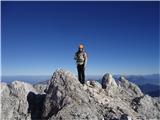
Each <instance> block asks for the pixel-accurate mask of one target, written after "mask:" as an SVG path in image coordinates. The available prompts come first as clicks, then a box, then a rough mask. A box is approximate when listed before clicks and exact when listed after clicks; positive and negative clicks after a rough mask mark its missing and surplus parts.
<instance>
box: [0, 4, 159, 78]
mask: <svg viewBox="0 0 160 120" xmlns="http://www.w3.org/2000/svg"><path fill="white" fill-rule="evenodd" d="M1 7H2V16H1V17H2V24H1V25H2V26H1V27H2V75H51V74H52V73H53V72H54V71H55V70H56V69H57V68H64V69H66V70H70V71H72V72H73V73H77V71H76V65H75V61H74V59H73V57H74V53H75V52H76V51H77V47H78V44H79V43H83V44H84V45H85V50H86V52H87V53H88V57H89V60H88V65H87V68H86V74H88V75H101V74H104V73H106V72H110V73H112V74H152V73H158V67H159V61H158V60H159V31H158V29H159V28H158V27H159V18H158V16H159V12H158V11H159V3H158V2H2V6H1Z"/></svg>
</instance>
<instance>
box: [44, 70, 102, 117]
mask: <svg viewBox="0 0 160 120" xmlns="http://www.w3.org/2000/svg"><path fill="white" fill-rule="evenodd" d="M98 116H100V115H99V114H98V112H97V111H96V109H95V107H94V104H92V102H91V101H90V99H89V96H88V95H87V93H86V92H85V91H84V90H83V86H82V85H81V84H80V83H79V81H78V80H77V79H76V78H75V77H74V76H73V75H72V74H71V73H70V72H68V71H64V70H59V71H56V72H55V73H54V74H53V77H52V79H51V82H50V85H49V88H48V91H47V96H46V99H45V102H44V112H43V118H50V117H51V119H55V120H60V119H61V120H62V119H63V120H66V119H68V120H71V119H77V120H78V119H87V118H88V119H90V120H94V119H95V120H97V119H98Z"/></svg>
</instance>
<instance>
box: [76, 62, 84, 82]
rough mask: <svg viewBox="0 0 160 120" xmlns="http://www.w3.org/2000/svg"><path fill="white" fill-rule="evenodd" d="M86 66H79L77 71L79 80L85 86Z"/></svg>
mask: <svg viewBox="0 0 160 120" xmlns="http://www.w3.org/2000/svg"><path fill="white" fill-rule="evenodd" d="M84 70H85V68H84V64H83V65H77V71H78V79H79V81H80V82H81V83H82V84H84V83H85V73H84Z"/></svg>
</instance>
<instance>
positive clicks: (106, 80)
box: [102, 73, 117, 89]
mask: <svg viewBox="0 0 160 120" xmlns="http://www.w3.org/2000/svg"><path fill="white" fill-rule="evenodd" d="M110 86H116V87H117V83H116V82H115V80H114V78H113V77H112V75H111V74H109V73H106V74H105V75H104V76H103V78H102V88H104V89H105V88H107V87H110Z"/></svg>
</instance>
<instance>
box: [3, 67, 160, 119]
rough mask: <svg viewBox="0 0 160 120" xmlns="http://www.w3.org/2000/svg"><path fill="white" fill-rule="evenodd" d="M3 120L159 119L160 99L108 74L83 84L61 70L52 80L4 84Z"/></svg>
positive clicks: (123, 79) (69, 73)
mask: <svg viewBox="0 0 160 120" xmlns="http://www.w3.org/2000/svg"><path fill="white" fill-rule="evenodd" d="M0 86H1V89H0V93H1V111H0V112H1V114H0V115H1V116H0V118H1V120H159V119H160V99H159V98H152V97H150V96H148V95H145V94H143V93H142V92H141V90H140V88H139V87H138V86H137V85H136V84H134V83H131V82H129V81H128V80H127V79H125V77H120V78H119V79H118V80H115V79H114V78H113V77H112V75H111V74H109V73H107V74H105V75H104V76H103V77H102V81H101V83H99V82H97V81H86V83H85V84H84V85H82V84H81V83H80V82H79V81H78V79H77V78H76V77H75V76H74V75H73V74H72V73H71V72H69V71H66V70H63V69H60V70H56V71H55V72H54V73H53V76H52V78H51V79H50V80H49V81H45V82H41V83H37V84H35V85H31V84H29V83H25V82H21V81H14V82H12V83H11V84H6V83H1V84H0Z"/></svg>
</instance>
